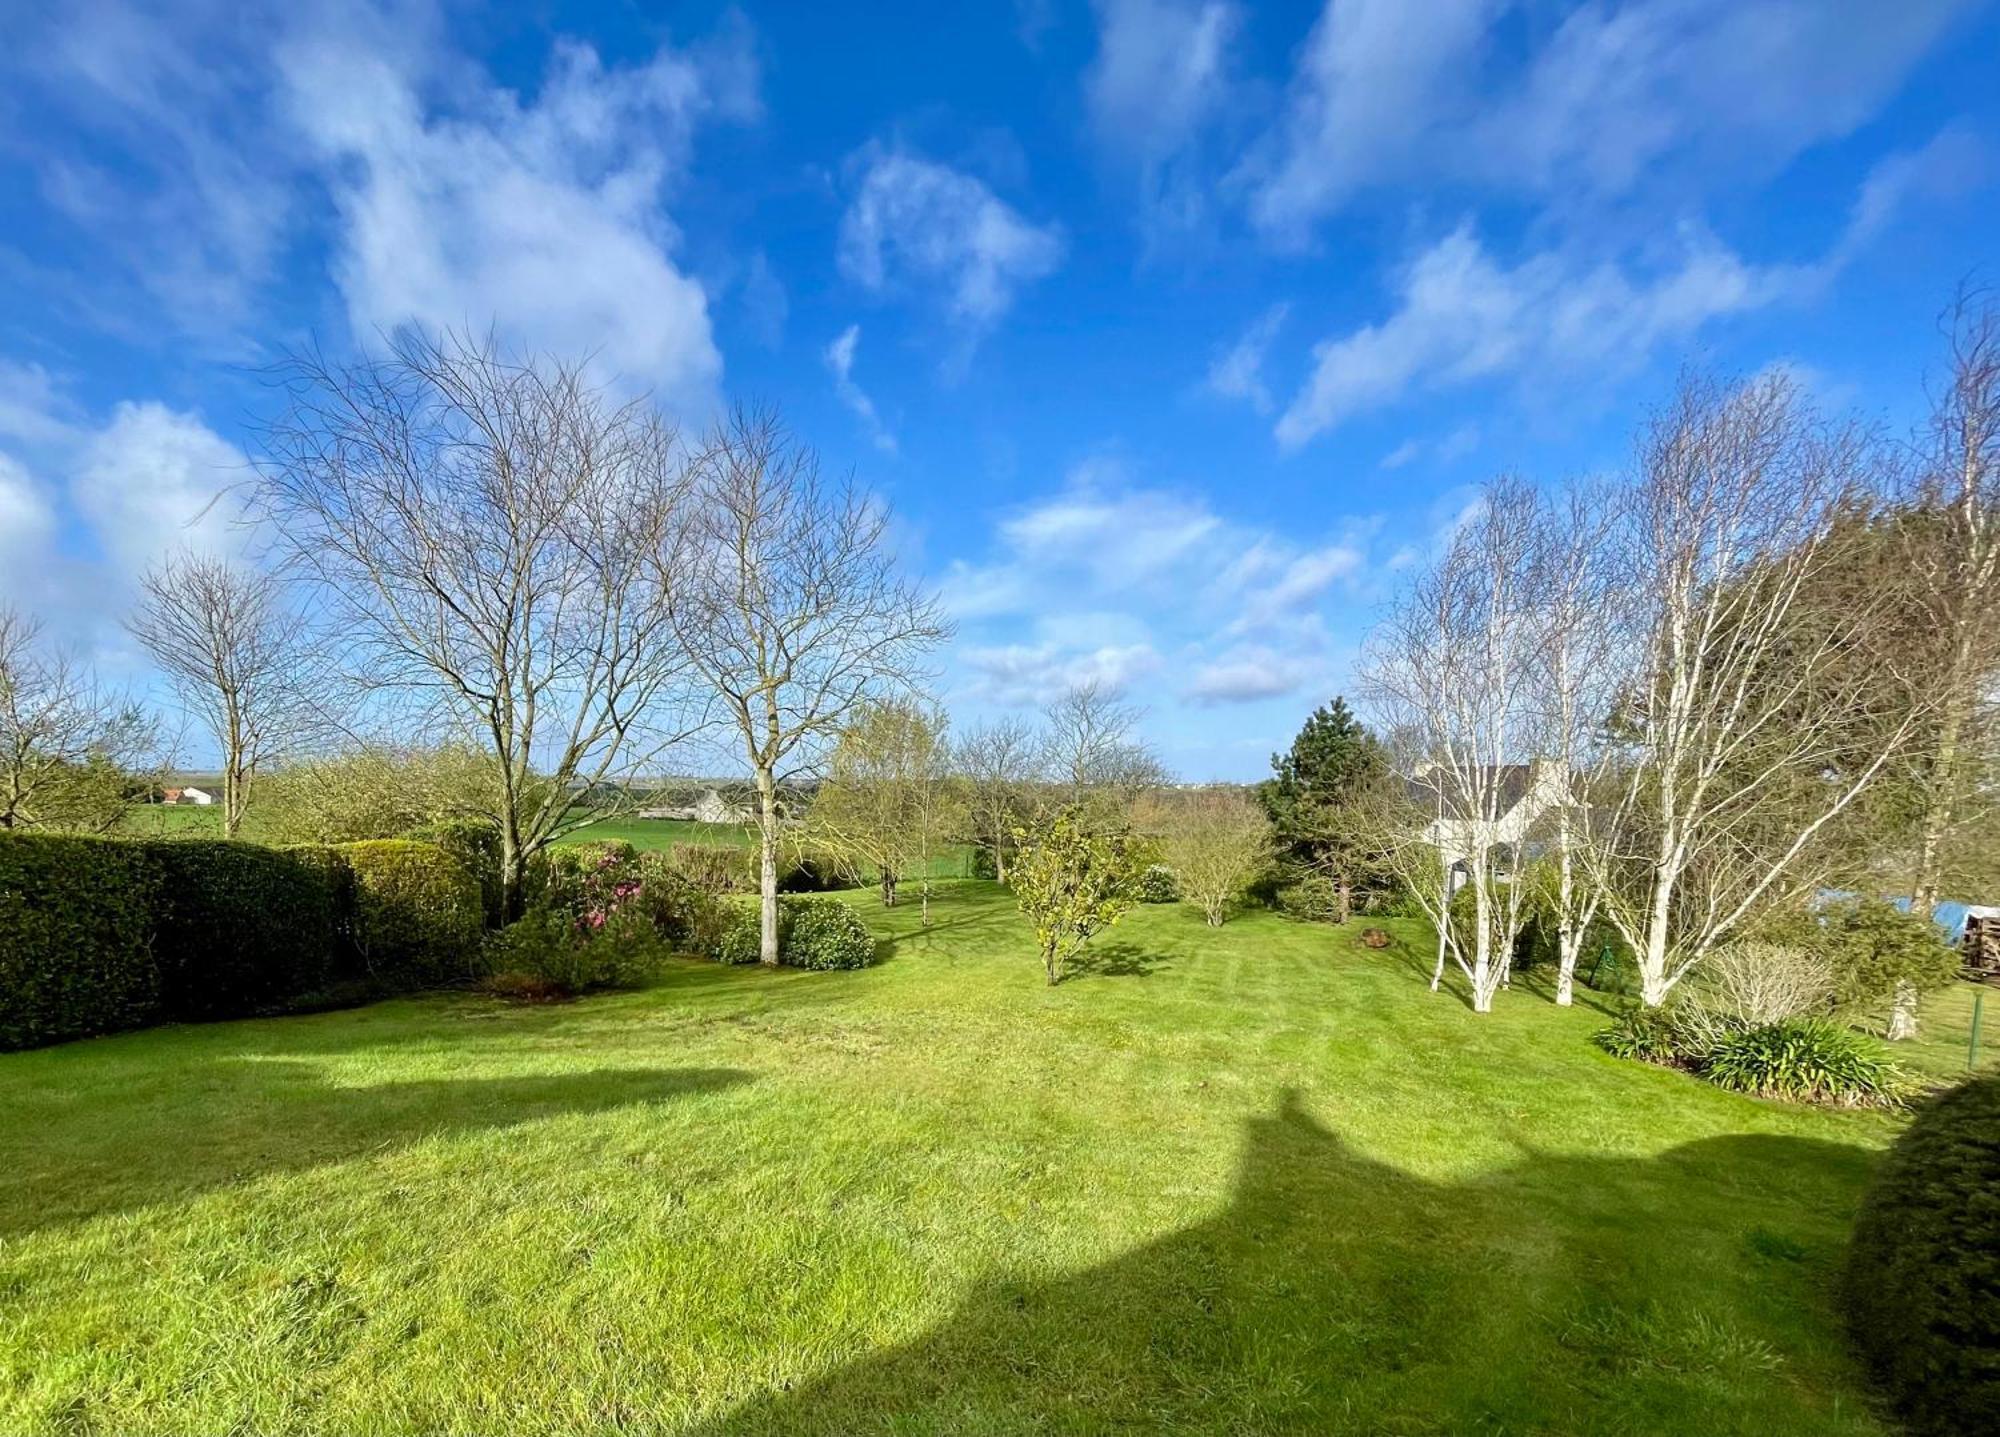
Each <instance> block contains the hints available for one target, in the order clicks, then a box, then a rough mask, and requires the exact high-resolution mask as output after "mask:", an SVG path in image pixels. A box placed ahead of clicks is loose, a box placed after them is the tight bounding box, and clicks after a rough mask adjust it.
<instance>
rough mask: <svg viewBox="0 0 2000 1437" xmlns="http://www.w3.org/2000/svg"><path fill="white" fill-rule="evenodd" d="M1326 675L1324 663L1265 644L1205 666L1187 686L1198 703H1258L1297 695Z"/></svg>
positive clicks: (1244, 648) (1233, 651)
mask: <svg viewBox="0 0 2000 1437" xmlns="http://www.w3.org/2000/svg"><path fill="white" fill-rule="evenodd" d="M1325 672H1326V666H1325V664H1324V663H1323V662H1319V661H1317V656H1315V657H1314V658H1311V659H1309V658H1306V657H1303V656H1301V655H1300V654H1299V653H1297V652H1296V651H1284V650H1279V649H1274V648H1271V647H1269V646H1267V645H1263V644H1247V645H1244V646H1242V647H1240V648H1235V649H1231V650H1229V651H1228V652H1226V653H1224V654H1222V655H1220V656H1219V657H1217V658H1215V659H1212V660H1210V661H1209V662H1208V663H1205V664H1203V665H1202V666H1201V667H1200V668H1199V669H1197V670H1196V671H1195V675H1194V678H1193V680H1192V681H1191V682H1190V683H1189V684H1188V686H1187V697H1188V698H1190V699H1192V700H1193V701H1194V702H1196V703H1198V704H1241V703H1255V702H1256V701H1257V700H1259V699H1273V698H1282V697H1284V696H1285V695H1286V694H1293V693H1297V692H1298V691H1299V690H1300V689H1302V688H1305V687H1306V686H1307V685H1308V684H1311V683H1313V682H1315V681H1317V680H1319V679H1321V678H1322V676H1323V675H1324V674H1325Z"/></svg>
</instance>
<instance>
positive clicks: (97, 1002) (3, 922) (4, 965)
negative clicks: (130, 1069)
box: [0, 833, 159, 1049]
mask: <svg viewBox="0 0 2000 1437" xmlns="http://www.w3.org/2000/svg"><path fill="white" fill-rule="evenodd" d="M151 886H152V885H151V873H150V871H149V869H148V866H147V864H146V861H145V853H144V851H143V850H142V849H141V848H140V847H139V845H137V844H135V843H128V842H121V841H119V840H117V839H107V838H74V837H68V836H65V835H57V834H18V833H6V834H0V1049H6V1048H27V1047H32V1046H34V1045H36V1044H40V1043H59V1042H62V1041H63V1040H65V1039H68V1038H82V1037H87V1036H89V1035H91V1034H93V1033H114V1032H117V1031H118V1030H120V1029H122V1028H136V1027H139V1026H141V1025H143V1024H145V1023H148V1022H151V1021H152V1020H153V1018H154V1016H155V1015H156V1013H157V1011H158V1004H159V980H158V970H157V969H156V968H155V967H154V964H153V955H152V952H151V950H150V947H149V942H148V940H149V936H150V929H151V916H150V911H149V910H150V905H151V897H152V894H151Z"/></svg>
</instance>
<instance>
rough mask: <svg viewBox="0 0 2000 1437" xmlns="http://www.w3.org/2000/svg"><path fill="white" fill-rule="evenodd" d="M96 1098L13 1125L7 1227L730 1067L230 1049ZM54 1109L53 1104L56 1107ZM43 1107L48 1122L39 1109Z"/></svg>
mask: <svg viewBox="0 0 2000 1437" xmlns="http://www.w3.org/2000/svg"><path fill="white" fill-rule="evenodd" d="M175 1078H176V1081H175V1082H174V1084H173V1085H172V1086H171V1087H160V1088H142V1089H136V1090H133V1091H130V1092H128V1093H122V1094H120V1095H118V1096H117V1097H115V1098H109V1097H106V1096H105V1095H103V1094H101V1093H96V1094H91V1095H90V1096H89V1101H88V1104H87V1106H85V1105H84V1104H82V1103H78V1104H71V1105H68V1106H67V1107H66V1108H64V1109H63V1110H61V1111H57V1112H45V1113H43V1114H41V1115H33V1114H27V1113H23V1112H21V1111H20V1110H19V1109H18V1108H17V1109H16V1111H15V1112H14V1113H13V1114H12V1115H11V1117H12V1119H13V1120H17V1121H23V1122H26V1123H28V1124H30V1125H31V1126H30V1127H29V1128H26V1129H23V1130H22V1131H20V1132H19V1133H17V1134H16V1135H15V1137H14V1138H13V1139H11V1140H10V1141H8V1142H7V1143H5V1144H4V1145H0V1153H5V1154H6V1156H7V1157H8V1159H9V1161H8V1163H7V1169H6V1171H5V1172H4V1173H0V1236H4V1235H6V1234H10V1233H17V1232H24V1231H30V1230H33V1229H36V1228H42V1227H49V1226H57V1225H62V1224H68V1223H75V1222H83V1221H86V1220H88V1219H91V1218H94V1217H98V1216H100V1215H102V1214H105V1213H110V1212H121V1211H129V1210H132V1209H135V1208H142V1207H147V1206H151V1205H152V1204H155V1203H161V1202H172V1201H182V1200H185V1199H188V1198H192V1197H196V1196H199V1195H200V1194H202V1193H204V1192H207V1191H209V1190H211V1189H215V1188H224V1187H233V1186H236V1185H238V1184H240V1183H245V1182H249V1181H253V1180H255V1179H257V1178H260V1177H263V1176H265V1175H266V1174H269V1173H288V1172H298V1171H302V1170H305V1169H309V1168H315V1167H320V1166H323V1165H327V1164H332V1163H339V1162H342V1161H345V1160H347V1159H350V1158H356V1157H361V1156H364V1155H365V1156H369V1157H375V1156H379V1155H381V1154H382V1153H384V1152H387V1151H390V1150H392V1149H395V1148H400V1147H406V1146H408V1145H410V1144H411V1143H415V1142H418V1141H420V1140H422V1139H424V1138H428V1137H433V1136H436V1135H438V1134H445V1133H457V1132H476V1131H479V1130H481V1129H490V1128H500V1127H507V1126H510V1125H512V1124H515V1123H526V1122H533V1121H536V1120H537V1119H542V1118H552V1117H559V1116H562V1115H564V1114H567V1113H592V1112H604V1111H607V1110H610V1109H613V1108H622V1107H627V1106H630V1105H632V1104H636V1103H656V1102H664V1101H668V1100H672V1099H679V1098H689V1097H694V1096H697V1095H699V1094H703V1093H714V1092H720V1091H722V1090H724V1089H726V1088H730V1087H734V1086H735V1085H736V1084H738V1083H743V1082H747V1081H748V1080H749V1078H750V1074H748V1073H745V1072H742V1071H739V1070H736V1069H732V1068H600V1069H597V1070H596V1071H593V1072H584V1073H553V1074H548V1075H538V1076H530V1077H520V1078H462V1079H449V1080H442V1081H425V1082H411V1083H380V1084H371V1085H366V1086H357V1087H343V1086H334V1085H330V1084H328V1083H327V1082H326V1081H325V1070H324V1069H323V1068H321V1067H320V1066H319V1065H317V1064H313V1063H303V1062H293V1061H284V1060H257V1059H244V1058H228V1059H223V1060H221V1061H218V1062H215V1063H213V1064H207V1065H203V1066H201V1067H199V1068H195V1069H191V1070H188V1071H187V1072H185V1073H184V1074H176V1075H175ZM51 1106H53V1105H51ZM38 1116H39V1119H40V1120H39V1121H37V1117H38Z"/></svg>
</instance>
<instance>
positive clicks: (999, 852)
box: [993, 843, 1007, 883]
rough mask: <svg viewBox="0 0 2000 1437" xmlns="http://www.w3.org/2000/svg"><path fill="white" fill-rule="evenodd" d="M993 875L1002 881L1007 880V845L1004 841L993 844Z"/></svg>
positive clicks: (998, 880)
mask: <svg viewBox="0 0 2000 1437" xmlns="http://www.w3.org/2000/svg"><path fill="white" fill-rule="evenodd" d="M993 877H994V879H995V880H996V881H997V882H1000V883H1005V882H1006V881H1007V845H1006V844H1004V843H996V844H994V845H993Z"/></svg>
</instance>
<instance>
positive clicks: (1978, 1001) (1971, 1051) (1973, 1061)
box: [1965, 988, 1986, 1073]
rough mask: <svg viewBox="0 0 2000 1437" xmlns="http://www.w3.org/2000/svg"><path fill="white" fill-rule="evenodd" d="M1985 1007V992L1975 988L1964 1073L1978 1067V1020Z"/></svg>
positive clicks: (1982, 989)
mask: <svg viewBox="0 0 2000 1437" xmlns="http://www.w3.org/2000/svg"><path fill="white" fill-rule="evenodd" d="M1985 1007H1986V990H1985V989H1984V988H1976V989H1974V990H1973V994H1972V1036H1971V1037H1970V1038H1968V1039H1967V1040H1966V1043H1965V1071H1966V1072H1968V1073H1969V1072H1971V1071H1972V1070H1973V1069H1974V1068H1976V1067H1977V1066H1978V1065H1979V1019H1980V1016H1981V1013H1982V1011H1983V1010H1984V1009H1985Z"/></svg>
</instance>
